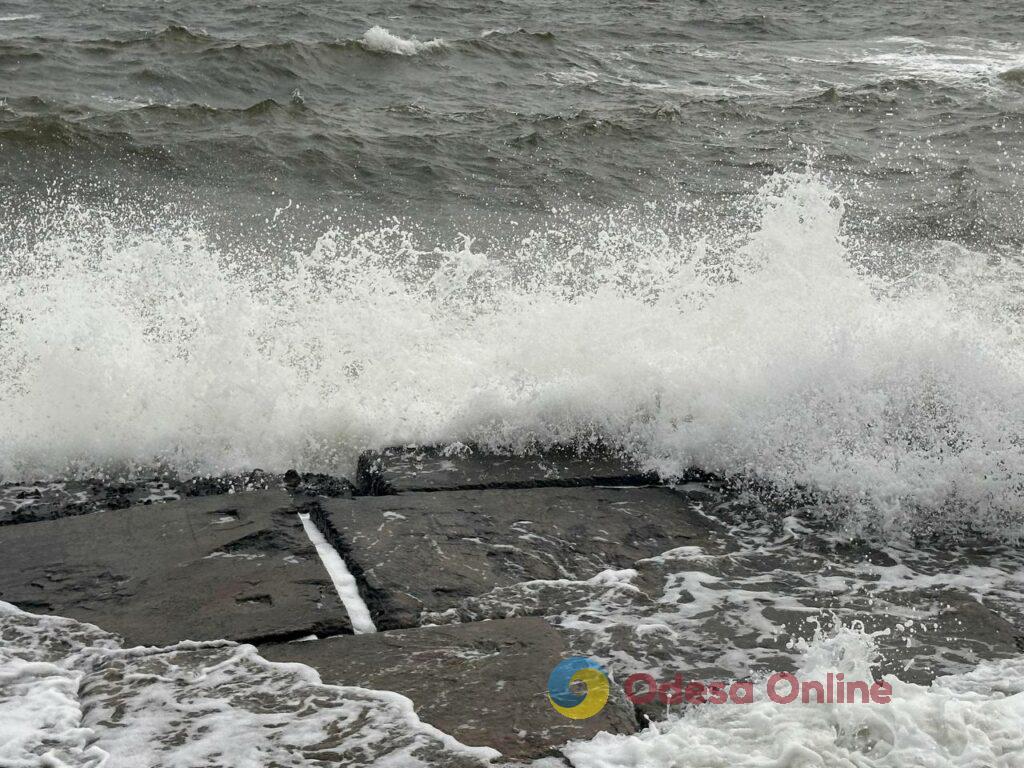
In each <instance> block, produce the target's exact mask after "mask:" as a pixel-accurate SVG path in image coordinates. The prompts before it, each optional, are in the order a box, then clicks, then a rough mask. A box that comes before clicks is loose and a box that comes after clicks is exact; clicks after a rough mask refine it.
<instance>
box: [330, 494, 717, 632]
mask: <svg viewBox="0 0 1024 768" xmlns="http://www.w3.org/2000/svg"><path fill="white" fill-rule="evenodd" d="M313 520H314V521H315V522H316V523H317V525H318V527H319V528H320V530H321V531H322V532H323V533H324V536H325V537H326V538H327V540H328V541H329V542H331V543H332V544H333V545H334V546H335V548H336V549H337V550H338V551H339V552H340V553H341V554H342V556H343V557H344V558H345V560H346V561H347V563H348V566H349V570H350V571H351V572H352V573H353V575H354V576H355V577H356V579H357V582H358V583H359V585H360V590H361V592H362V595H363V599H364V600H365V601H366V603H367V606H368V607H369V609H370V613H371V615H372V617H373V620H374V622H375V623H376V625H377V627H378V628H380V629H397V628H402V627H413V626H417V625H418V624H419V623H420V619H421V614H423V613H425V612H431V613H433V612H439V611H446V610H449V609H454V608H455V607H456V606H457V605H458V604H459V602H460V601H461V600H463V599H465V598H467V597H474V596H478V595H482V594H484V593H486V592H489V591H491V590H493V589H496V588H499V587H506V586H509V585H512V584H517V583H519V582H526V581H533V580H537V579H573V580H580V579H589V578H591V577H593V576H595V575H597V574H598V573H600V572H601V571H604V570H608V569H621V568H630V567H632V566H633V565H634V563H635V562H636V561H637V560H639V559H642V558H645V557H651V556H654V555H658V554H660V553H662V552H665V551H667V550H670V549H673V548H675V547H680V546H685V545H704V544H707V543H708V541H709V540H710V539H714V538H715V537H718V536H719V535H720V532H719V531H717V530H716V529H715V528H714V527H712V525H711V524H710V523H709V522H708V521H707V519H706V518H703V517H701V516H700V515H698V514H697V513H696V512H694V511H693V509H692V508H691V506H690V505H689V503H688V501H687V498H686V497H685V496H683V495H681V494H678V493H676V492H674V491H672V490H670V489H668V488H533V489H527V490H490V491H450V492H448V493H404V494H399V495H395V496H375V497H374V496H370V497H367V496H364V497H357V498H355V499H323V500H321V501H320V503H319V509H318V510H317V511H315V512H314V513H313Z"/></svg>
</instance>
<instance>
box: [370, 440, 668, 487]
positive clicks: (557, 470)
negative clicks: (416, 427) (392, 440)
mask: <svg viewBox="0 0 1024 768" xmlns="http://www.w3.org/2000/svg"><path fill="white" fill-rule="evenodd" d="M657 480H658V479H657V477H656V476H655V475H652V474H650V473H646V472H642V471H641V470H639V469H638V468H637V467H636V466H634V465H633V464H631V463H630V462H629V461H627V460H624V459H622V458H621V457H619V456H616V455H614V454H612V453H609V452H603V451H600V452H599V451H593V452H591V453H588V454H584V455H580V454H579V453H577V452H575V451H572V450H569V449H562V450H551V451H546V452H544V453H543V454H541V455H528V456H501V455H496V454H493V453H487V452H483V451H480V450H478V449H475V448H473V447H468V446H459V447H458V448H453V447H450V446H449V447H441V446H434V447H416V448H387V449H385V450H383V451H369V452H367V453H364V454H363V455H362V456H360V457H359V466H358V468H357V470H356V485H357V487H358V489H359V492H360V493H364V494H370V495H381V494H389V493H397V492H403V491H444V490H474V489H476V490H479V489H485V488H541V487H552V486H562V487H579V486H588V485H649V484H651V483H656V482H657Z"/></svg>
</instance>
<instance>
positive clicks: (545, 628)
mask: <svg viewBox="0 0 1024 768" xmlns="http://www.w3.org/2000/svg"><path fill="white" fill-rule="evenodd" d="M260 653H261V654H262V655H263V656H264V657H265V658H267V659H270V660H271V661H288V662H300V663H302V664H308V665H309V666H311V667H313V668H314V669H316V670H317V671H318V672H319V673H320V677H321V679H322V680H323V681H324V682H325V683H332V684H338V685H354V686H359V687H363V688H373V689H383V690H389V691H396V692H398V693H401V694H402V695H404V696H408V697H409V698H410V699H412V701H413V704H414V706H415V709H416V713H417V714H418V715H419V717H420V719H421V720H423V721H425V722H427V723H430V724H431V725H434V726H436V727H438V728H440V729H441V730H442V731H444V732H445V733H448V734H451V735H452V736H454V737H455V738H457V739H458V740H459V741H461V742H462V743H463V744H467V745H471V746H487V747H493V748H495V749H497V750H498V751H499V752H501V753H502V754H503V755H505V756H506V757H512V758H530V757H540V756H543V755H547V754H553V753H554V751H555V749H556V748H557V747H558V746H559V745H561V744H563V743H565V742H567V741H569V740H573V739H586V738H590V737H592V736H594V735H595V734H597V733H598V732H600V731H610V732H613V733H632V732H633V731H635V730H636V720H635V713H634V711H633V708H632V706H631V705H629V704H628V702H626V700H625V697H624V695H623V693H622V691H621V689H620V688H618V687H617V686H615V685H614V684H613V686H612V689H613V693H612V696H611V698H610V700H609V702H608V704H607V705H606V706H605V707H604V709H603V710H602V711H601V712H600V713H599V714H598V715H596V716H594V717H592V718H589V719H586V720H572V719H569V718H566V717H563V716H562V715H560V714H558V713H557V712H555V710H554V709H552V707H551V706H550V704H549V703H548V700H547V679H548V674H549V673H550V671H551V669H552V668H554V667H555V665H557V664H558V663H559V662H560V661H561V660H562V659H563V658H564V657H566V656H568V655H570V654H569V650H568V648H567V646H566V644H565V640H564V639H563V637H562V636H561V635H560V634H559V633H558V632H557V631H556V630H555V629H553V628H552V627H551V626H550V625H549V624H548V623H547V622H545V621H544V620H543V619H539V618H517V619H504V620H498V621H484V622H476V623H472V624H454V625H451V626H446V627H427V628H421V629H409V630H393V631H390V632H379V633H376V634H370V635H357V636H354V637H341V638H329V639H325V640H319V641H314V642H295V643H285V644H280V645H273V646H261V647H260Z"/></svg>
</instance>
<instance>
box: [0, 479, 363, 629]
mask: <svg viewBox="0 0 1024 768" xmlns="http://www.w3.org/2000/svg"><path fill="white" fill-rule="evenodd" d="M297 511H298V507H296V505H295V502H294V501H293V499H292V497H291V496H290V495H289V494H287V493H284V492H280V491H254V492H250V493H244V494H225V495H221V496H209V497H203V498H196V499H188V500H184V501H172V502H168V503H166V504H155V505H150V506H136V507H131V508H129V509H119V510H107V511H103V512H96V513H94V514H91V515H88V516H85V517H68V518H63V519H60V520H51V521H44V522H36V523H26V524H23V525H13V526H5V527H2V528H0V552H2V553H3V557H2V560H0V600H4V601H6V602H9V603H13V604H14V605H16V606H18V607H20V608H23V609H25V610H28V611H33V612H36V613H55V614H58V615H61V616H69V617H72V618H75V619H78V620H80V621H86V622H89V623H92V624H96V625H98V626H99V627H101V628H103V629H105V630H108V631H112V632H116V633H118V634H120V635H122V636H123V637H124V638H125V640H126V641H127V642H128V643H129V644H142V645H168V644H172V643H176V642H178V641H181V640H215V639H220V638H227V639H230V640H238V641H256V640H259V639H265V638H282V639H286V638H293V637H299V636H303V635H308V634H311V633H317V634H328V633H337V632H350V631H351V625H350V624H349V621H348V614H347V613H346V611H345V608H344V607H343V606H342V604H341V602H340V600H339V599H338V596H337V593H336V592H335V590H334V587H333V585H332V584H331V581H330V578H329V576H328V574H327V572H326V571H325V570H324V568H323V566H322V564H321V563H320V560H319V557H318V556H317V553H316V550H315V549H314V548H313V546H312V545H311V544H310V543H309V539H308V538H307V536H306V534H305V531H304V530H303V528H302V523H301V521H300V520H299V518H298V515H297Z"/></svg>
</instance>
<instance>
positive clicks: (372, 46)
mask: <svg viewBox="0 0 1024 768" xmlns="http://www.w3.org/2000/svg"><path fill="white" fill-rule="evenodd" d="M362 44H363V47H364V48H366V49H367V50H369V51H375V52H377V53H397V54H399V55H400V56H415V55H416V54H417V53H422V52H423V51H431V50H435V49H437V48H443V47H444V45H445V42H444V40H441V39H439V38H436V39H434V40H427V41H425V42H424V41H421V40H417V39H415V38H413V39H411V40H407V39H406V38H404V37H399V36H398V35H393V34H391V33H390V32H389V31H388V30H386V29H385V28H384V27H380V26H373V27H370V28H369V29H368V30H366V32H364V33H363V39H362Z"/></svg>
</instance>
